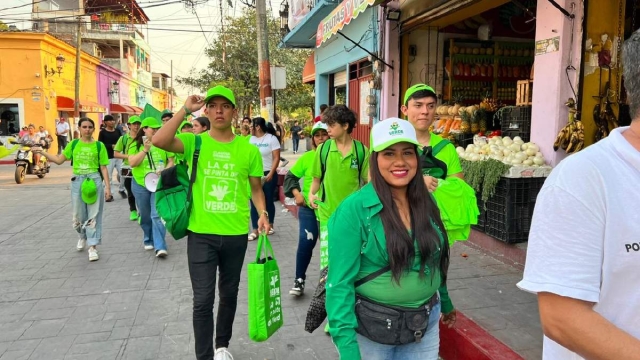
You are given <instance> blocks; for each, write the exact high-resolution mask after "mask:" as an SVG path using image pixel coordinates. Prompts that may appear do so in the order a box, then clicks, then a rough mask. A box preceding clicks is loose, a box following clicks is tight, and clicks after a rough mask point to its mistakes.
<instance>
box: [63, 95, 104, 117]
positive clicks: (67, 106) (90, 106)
mask: <svg viewBox="0 0 640 360" xmlns="http://www.w3.org/2000/svg"><path fill="white" fill-rule="evenodd" d="M56 99H57V102H58V111H74V103H75V101H74V100H73V99H71V98H68V97H65V96H58V97H57V98H56ZM80 112H84V113H106V112H107V109H106V108H105V107H104V106H102V105H100V104H98V103H97V102H93V101H89V100H80Z"/></svg>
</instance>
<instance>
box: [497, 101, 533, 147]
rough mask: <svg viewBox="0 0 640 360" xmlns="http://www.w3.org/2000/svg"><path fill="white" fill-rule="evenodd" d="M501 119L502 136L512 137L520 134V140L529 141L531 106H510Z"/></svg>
mask: <svg viewBox="0 0 640 360" xmlns="http://www.w3.org/2000/svg"><path fill="white" fill-rule="evenodd" d="M504 118H505V119H504V120H503V121H502V128H501V130H502V136H509V137H511V138H514V137H516V136H520V138H522V141H524V142H529V139H530V137H531V106H518V107H512V108H511V112H510V113H509V114H505V116H504Z"/></svg>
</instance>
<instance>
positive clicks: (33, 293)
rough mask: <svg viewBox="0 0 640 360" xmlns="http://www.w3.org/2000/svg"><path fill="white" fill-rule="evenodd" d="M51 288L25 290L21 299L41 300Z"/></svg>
mask: <svg viewBox="0 0 640 360" xmlns="http://www.w3.org/2000/svg"><path fill="white" fill-rule="evenodd" d="M48 293H49V290H29V291H25V292H24V294H22V296H20V300H40V299H42V298H45V297H46V296H47V294H48Z"/></svg>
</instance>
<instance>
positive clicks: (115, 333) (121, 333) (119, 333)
mask: <svg viewBox="0 0 640 360" xmlns="http://www.w3.org/2000/svg"><path fill="white" fill-rule="evenodd" d="M130 332H131V327H126V326H125V327H117V328H113V330H111V336H109V340H119V339H128V338H129V333H130Z"/></svg>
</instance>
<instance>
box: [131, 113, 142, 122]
mask: <svg viewBox="0 0 640 360" xmlns="http://www.w3.org/2000/svg"><path fill="white" fill-rule="evenodd" d="M141 122H142V120H140V116H138V115H133V116H132V117H130V118H129V124H136V123H138V124H140V123H141Z"/></svg>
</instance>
